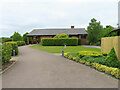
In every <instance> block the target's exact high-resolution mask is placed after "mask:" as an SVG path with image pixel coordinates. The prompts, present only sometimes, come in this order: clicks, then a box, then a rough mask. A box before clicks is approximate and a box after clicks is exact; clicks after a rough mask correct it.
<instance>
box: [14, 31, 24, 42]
mask: <svg viewBox="0 0 120 90" xmlns="http://www.w3.org/2000/svg"><path fill="white" fill-rule="evenodd" d="M12 38H13V41H22V36H21V35H20V34H19V33H18V32H15V33H14V34H13V36H12Z"/></svg>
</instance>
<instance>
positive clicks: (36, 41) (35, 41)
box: [35, 36, 37, 44]
mask: <svg viewBox="0 0 120 90" xmlns="http://www.w3.org/2000/svg"><path fill="white" fill-rule="evenodd" d="M35 42H36V44H37V36H36V37H35Z"/></svg>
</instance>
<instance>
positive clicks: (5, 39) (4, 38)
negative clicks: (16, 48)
mask: <svg viewBox="0 0 120 90" xmlns="http://www.w3.org/2000/svg"><path fill="white" fill-rule="evenodd" d="M9 41H12V38H7V37H2V43H4V42H9Z"/></svg>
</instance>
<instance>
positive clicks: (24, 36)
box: [23, 32, 28, 44]
mask: <svg viewBox="0 0 120 90" xmlns="http://www.w3.org/2000/svg"><path fill="white" fill-rule="evenodd" d="M27 34H28V32H26V33H25V34H23V41H25V43H26V44H27Z"/></svg>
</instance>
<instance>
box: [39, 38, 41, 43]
mask: <svg viewBox="0 0 120 90" xmlns="http://www.w3.org/2000/svg"><path fill="white" fill-rule="evenodd" d="M40 40H41V38H40V36H39V44H40Z"/></svg>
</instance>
